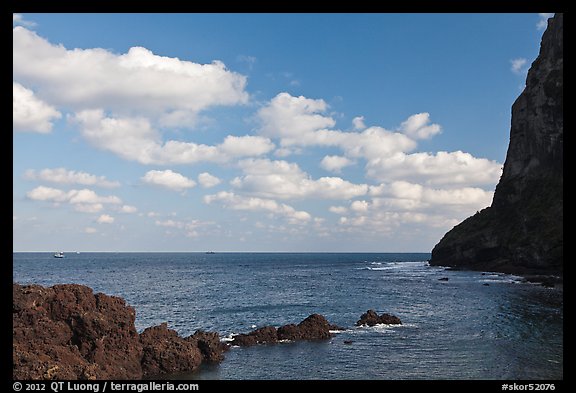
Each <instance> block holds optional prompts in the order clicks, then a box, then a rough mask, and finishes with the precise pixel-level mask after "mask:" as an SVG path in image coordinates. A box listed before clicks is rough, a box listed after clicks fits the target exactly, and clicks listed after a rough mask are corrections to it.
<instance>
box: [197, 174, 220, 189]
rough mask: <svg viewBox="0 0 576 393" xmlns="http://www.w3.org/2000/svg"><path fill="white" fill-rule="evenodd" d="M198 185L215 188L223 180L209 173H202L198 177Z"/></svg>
mask: <svg viewBox="0 0 576 393" xmlns="http://www.w3.org/2000/svg"><path fill="white" fill-rule="evenodd" d="M198 183H200V185H201V186H202V187H204V188H211V187H215V186H217V185H218V184H220V183H221V180H220V179H218V178H217V177H216V176H213V175H211V174H209V173H208V172H202V173H201V174H199V175H198Z"/></svg>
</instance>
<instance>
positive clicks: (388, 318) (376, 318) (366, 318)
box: [356, 310, 402, 326]
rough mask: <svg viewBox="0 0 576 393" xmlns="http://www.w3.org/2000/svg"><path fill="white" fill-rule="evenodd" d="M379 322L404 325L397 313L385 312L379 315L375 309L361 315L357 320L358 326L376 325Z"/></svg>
mask: <svg viewBox="0 0 576 393" xmlns="http://www.w3.org/2000/svg"><path fill="white" fill-rule="evenodd" d="M378 324H387V325H402V321H400V318H398V317H397V316H395V315H391V314H386V313H383V314H382V315H378V313H377V312H376V311H374V310H368V311H366V312H365V313H364V314H362V315H361V316H360V319H359V320H358V321H357V322H356V326H363V325H368V326H374V325H378Z"/></svg>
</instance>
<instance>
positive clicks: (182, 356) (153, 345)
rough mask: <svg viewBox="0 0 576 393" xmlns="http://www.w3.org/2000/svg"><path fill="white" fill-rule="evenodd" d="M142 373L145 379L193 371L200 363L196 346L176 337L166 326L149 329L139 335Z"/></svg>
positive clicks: (199, 355) (199, 354) (164, 324)
mask: <svg viewBox="0 0 576 393" xmlns="http://www.w3.org/2000/svg"><path fill="white" fill-rule="evenodd" d="M140 342H141V343H142V348H143V356H142V362H141V363H142V372H143V374H144V376H146V377H156V376H159V375H162V374H175V373H180V372H186V371H191V370H195V369H196V368H198V366H200V363H202V353H201V352H200V349H199V348H198V345H197V344H196V343H195V342H193V341H191V340H186V339H184V338H182V337H179V336H178V333H177V332H176V331H175V330H172V329H169V328H168V324H166V323H163V324H161V325H160V326H153V327H149V328H147V329H146V330H144V331H143V332H142V333H141V334H140Z"/></svg>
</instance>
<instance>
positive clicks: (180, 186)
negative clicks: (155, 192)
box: [141, 169, 196, 191]
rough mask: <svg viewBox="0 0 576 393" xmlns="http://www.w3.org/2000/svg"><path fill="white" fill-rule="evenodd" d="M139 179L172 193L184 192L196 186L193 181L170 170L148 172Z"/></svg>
mask: <svg viewBox="0 0 576 393" xmlns="http://www.w3.org/2000/svg"><path fill="white" fill-rule="evenodd" d="M141 179H142V181H143V182H144V183H146V184H150V185H154V186H160V187H164V188H167V189H169V190H173V191H184V190H187V189H189V188H192V187H194V186H196V182H195V181H194V180H192V179H189V178H187V177H186V176H184V175H182V174H180V173H178V172H174V171H172V170H170V169H167V170H164V171H157V170H151V171H148V172H146V174H145V175H144V176H142V178H141Z"/></svg>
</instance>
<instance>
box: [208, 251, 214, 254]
mask: <svg viewBox="0 0 576 393" xmlns="http://www.w3.org/2000/svg"><path fill="white" fill-rule="evenodd" d="M206 254H216V253H215V252H214V251H206Z"/></svg>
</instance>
